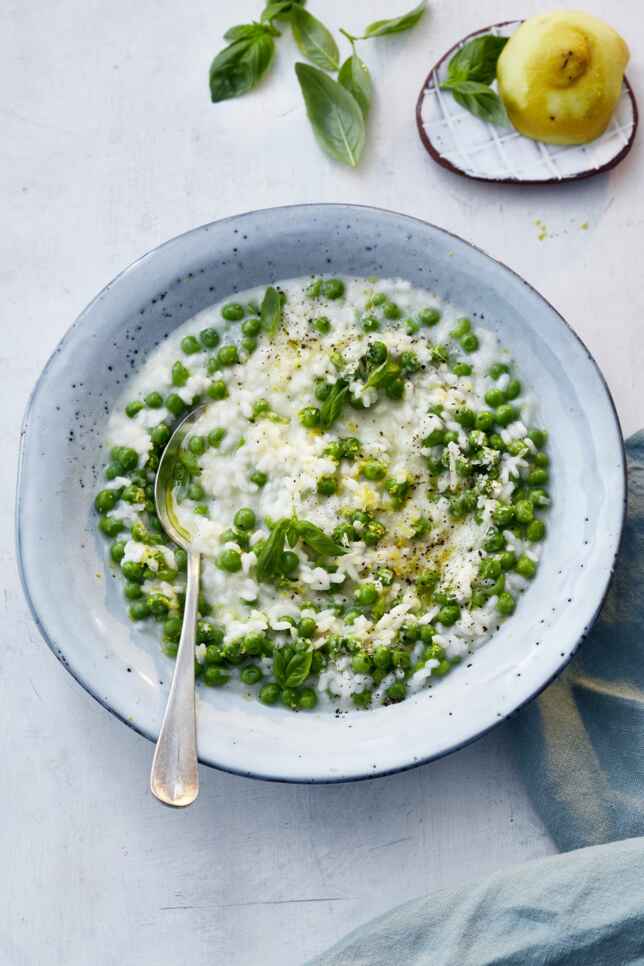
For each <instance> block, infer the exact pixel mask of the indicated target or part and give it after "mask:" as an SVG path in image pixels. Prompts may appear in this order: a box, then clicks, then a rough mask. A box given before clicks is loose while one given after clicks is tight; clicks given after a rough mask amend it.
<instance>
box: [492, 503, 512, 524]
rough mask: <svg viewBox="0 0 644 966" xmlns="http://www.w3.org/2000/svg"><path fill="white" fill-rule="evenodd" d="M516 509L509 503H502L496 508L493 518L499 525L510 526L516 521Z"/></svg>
mask: <svg viewBox="0 0 644 966" xmlns="http://www.w3.org/2000/svg"><path fill="white" fill-rule="evenodd" d="M514 515H515V509H514V507H513V506H510V505H509V504H507V503H500V504H499V506H497V508H496V509H495V510H494V512H493V514H492V519H493V520H494V522H495V523H496V524H497V525H498V526H499V527H508V526H510V524H511V523H512V522H513V521H514Z"/></svg>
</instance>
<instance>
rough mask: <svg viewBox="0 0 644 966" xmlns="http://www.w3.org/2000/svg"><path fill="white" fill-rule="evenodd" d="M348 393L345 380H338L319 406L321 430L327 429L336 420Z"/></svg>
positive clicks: (347, 385)
mask: <svg viewBox="0 0 644 966" xmlns="http://www.w3.org/2000/svg"><path fill="white" fill-rule="evenodd" d="M348 393H349V383H348V382H347V381H346V379H338V381H337V382H336V383H335V384H334V386H333V388H332V389H331V392H330V393H329V395H328V396H327V397H326V399H325V400H324V402H323V403H322V405H321V406H320V426H321V427H322V429H329V427H330V426H332V425H333V423H334V422H335V421H336V419H338V417H339V416H340V413H341V412H342V407H343V406H344V403H345V401H346V398H347V395H348Z"/></svg>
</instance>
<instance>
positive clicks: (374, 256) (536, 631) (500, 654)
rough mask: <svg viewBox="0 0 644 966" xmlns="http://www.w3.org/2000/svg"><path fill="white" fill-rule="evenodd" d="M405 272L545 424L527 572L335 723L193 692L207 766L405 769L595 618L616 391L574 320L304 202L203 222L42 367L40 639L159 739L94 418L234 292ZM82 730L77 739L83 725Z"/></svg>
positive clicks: (146, 656) (446, 747) (454, 256)
mask: <svg viewBox="0 0 644 966" xmlns="http://www.w3.org/2000/svg"><path fill="white" fill-rule="evenodd" d="M320 272H332V273H337V274H349V275H363V276H369V275H380V276H383V277H391V276H403V277H405V278H407V279H409V281H410V282H411V283H412V284H414V285H419V286H423V287H426V288H429V289H430V290H435V291H436V293H437V294H438V295H439V296H440V297H442V298H445V299H447V300H450V301H452V302H454V303H455V304H456V305H458V306H459V307H461V308H462V309H463V310H464V311H467V312H468V313H471V314H472V315H473V316H476V317H477V318H478V319H480V320H481V321H482V322H484V324H485V325H486V326H488V327H491V328H493V329H495V330H497V331H498V332H500V333H501V336H502V339H503V341H504V343H505V344H506V345H507V346H508V348H509V349H510V350H511V351H512V353H513V354H514V356H515V357H516V359H517V362H518V365H519V367H520V370H521V372H522V373H523V374H524V376H525V379H526V382H529V383H530V384H531V385H532V386H533V387H534V389H535V390H536V391H537V393H538V395H539V397H540V399H541V409H542V414H543V419H544V423H545V425H546V426H548V427H549V429H550V430H551V443H550V452H551V455H552V461H553V474H552V494H553V500H554V503H553V508H552V511H551V513H550V517H549V536H548V538H547V542H546V544H545V550H544V556H543V561H542V565H541V567H540V570H539V575H538V577H537V579H536V580H535V581H534V584H533V586H532V587H531V588H530V590H529V592H528V593H526V594H525V596H524V597H523V598H522V600H521V603H520V606H519V607H518V609H517V612H516V614H515V615H514V616H513V617H512V619H511V620H509V621H508V622H507V623H506V624H504V625H503V626H502V629H501V631H500V632H499V633H498V634H497V635H496V636H495V637H494V639H493V640H492V641H490V642H489V643H488V644H486V645H485V646H484V647H483V648H481V650H480V651H479V652H478V653H477V654H476V655H475V656H474V657H473V658H472V659H471V660H470V661H468V662H467V663H466V664H463V665H461V666H460V667H459V668H457V669H456V670H455V671H454V672H453V673H452V674H451V675H450V676H449V678H447V679H446V680H445V681H443V682H441V683H439V684H438V685H436V686H435V687H433V688H432V689H431V690H426V691H424V692H422V693H420V694H418V695H416V696H414V697H412V698H410V699H408V700H406V701H404V702H402V703H401V704H399V705H395V706H392V707H389V708H381V709H378V710H374V711H369V712H354V713H350V714H347V715H344V716H341V717H339V718H336V717H335V716H334V715H333V714H328V713H317V712H310V713H300V714H293V712H291V711H287V710H286V709H281V708H267V707H264V706H263V705H261V704H260V703H259V702H257V701H255V700H253V701H251V700H245V699H243V698H241V697H238V696H235V695H232V694H229V693H226V691H225V689H222V690H207V689H205V688H200V689H199V752H200V757H201V760H202V761H203V762H204V763H206V764H209V765H214V766H216V767H218V768H223V769H227V770H230V771H234V772H237V773H239V774H244V775H253V776H256V777H261V778H270V779H277V780H284V781H302V782H315V781H344V780H349V779H357V778H369V777H372V776H374V775H382V774H384V773H387V772H392V771H397V770H400V769H403V768H409V767H411V766H413V765H415V764H418V763H420V762H425V761H429V760H430V759H432V758H437V757H439V756H441V755H445V754H448V753H449V752H451V751H454V750H455V749H456V748H459V747H461V746H462V745H464V744H466V743H467V742H469V741H472V740H473V739H474V738H476V737H478V736H480V735H481V734H483V733H484V732H485V731H487V730H488V729H489V728H491V727H492V726H493V725H494V724H496V723H498V722H499V721H501V720H502V719H503V718H505V717H507V716H508V715H509V714H510V713H511V712H512V711H514V710H515V709H516V708H518V707H519V706H520V705H522V704H523V703H524V702H526V701H528V700H530V698H532V697H534V695H535V694H537V693H538V692H539V691H540V690H541V689H542V688H543V687H544V686H545V685H546V684H547V683H548V682H549V681H550V680H551V679H552V677H553V676H554V675H555V674H557V672H558V671H560V670H561V668H562V667H563V666H564V665H565V664H566V662H567V661H568V660H569V659H570V657H571V656H572V654H573V653H574V651H575V649H576V648H577V646H578V645H579V642H580V640H581V639H582V637H583V636H584V634H585V633H586V632H587V630H588V628H589V627H590V625H591V624H592V622H593V620H594V618H595V615H596V614H597V610H598V608H599V606H600V603H601V601H602V599H603V596H604V593H605V591H606V587H607V584H608V581H609V579H610V575H611V572H612V568H613V564H614V561H615V556H616V553H617V549H618V545H619V539H620V534H621V528H622V522H623V513H624V497H625V477H624V457H623V447H622V439H621V434H620V429H619V425H618V422H617V418H616V415H615V410H614V407H613V403H612V400H611V397H610V394H609V392H608V389H607V387H606V385H605V383H604V380H603V378H602V376H601V373H600V372H599V370H598V368H597V366H596V364H595V362H594V361H593V359H592V358H591V356H590V355H589V353H588V351H587V350H586V348H585V347H584V346H583V344H582V343H581V342H580V341H579V339H578V338H577V336H576V335H575V334H574V332H573V331H572V329H570V328H569V327H568V325H567V324H566V323H565V322H564V320H563V319H562V318H561V316H560V315H558V314H557V312H556V311H555V310H554V309H553V308H552V307H551V306H550V305H548V303H547V302H545V301H544V300H543V299H542V298H541V296H540V295H538V294H537V292H535V291H534V289H532V288H531V287H530V286H529V285H527V284H526V282H524V281H523V280H522V279H521V278H519V277H518V276H517V275H515V274H514V273H513V272H511V271H510V270H509V269H508V268H506V267H504V266H503V265H500V264H499V263H498V262H496V261H494V260H493V259H491V258H490V257H489V256H487V255H485V254H484V253H483V252H481V251H479V250H478V249H476V248H474V247H472V246H471V245H469V244H468V243H467V242H464V241H462V240H461V239H459V238H456V237H455V236H453V235H450V234H448V233H447V232H445V231H443V230H441V229H439V228H435V227H433V226H431V225H428V224H425V223H424V222H421V221H417V220H415V219H413V218H409V217H405V216H403V215H398V214H395V213H392V212H385V211H380V210H377V209H372V208H360V207H355V206H348V205H310V206H298V207H291V208H278V209H273V210H266V211H258V212H253V213H250V214H246V215H239V216H237V217H234V218H229V219H227V220H225V221H221V222H216V223H214V224H211V225H204V226H203V227H201V228H197V229H195V230H194V231H192V232H189V233H188V234H186V235H182V236H181V237H179V238H175V239H173V240H172V241H170V242H168V243H167V244H165V245H162V246H161V247H160V248H157V249H156V250H155V251H153V252H151V253H150V254H148V255H145V256H144V257H143V258H141V259H140V260H139V261H138V262H136V263H135V264H134V265H132V266H130V268H128V269H126V270H125V271H124V272H123V273H122V274H121V275H119V276H118V277H117V278H116V279H115V280H114V281H113V282H111V283H110V284H109V285H108V286H107V287H106V288H105V289H104V290H103V291H102V292H101V293H100V294H99V295H98V296H97V297H96V299H95V300H94V301H93V302H92V303H91V304H90V305H89V306H88V308H87V309H86V310H85V311H84V312H83V314H82V315H81V316H80V318H79V319H78V320H77V321H76V323H75V324H74V325H73V326H72V328H71V329H70V331H69V332H68V334H67V335H66V336H65V338H64V339H63V341H62V342H61V343H60V345H59V346H58V348H57V349H56V351H55V352H54V354H53V356H52V357H51V359H50V360H49V362H48V363H47V366H46V367H45V370H44V372H43V374H42V376H41V377H40V379H39V381H38V384H37V385H36V388H35V390H34V393H33V396H32V398H31V401H30V403H29V407H28V410H27V414H26V417H25V424H24V434H23V445H22V455H21V464H20V476H19V482H18V504H17V524H18V555H19V562H20V569H21V575H22V580H23V585H24V589H25V593H26V595H27V598H28V600H29V603H30V605H31V608H32V611H33V614H34V617H35V619H36V621H37V623H38V626H39V628H40V630H41V632H42V634H43V637H44V638H45V640H46V641H47V643H48V644H49V646H50V647H51V649H52V650H53V652H54V653H55V654H56V655H57V657H58V658H59V659H60V660H61V661H62V662H63V663H64V665H65V666H66V667H67V668H68V670H69V671H70V672H71V673H72V674H73V675H74V676H75V677H76V679H77V680H78V681H79V682H80V683H81V684H82V685H83V687H84V688H86V690H87V691H89V692H90V693H91V694H93V695H94V697H95V698H96V699H97V700H98V701H100V702H101V703H102V704H103V705H105V707H107V708H108V709H109V710H110V711H112V712H113V713H114V714H116V715H118V717H119V718H121V719H122V720H123V721H124V722H126V723H127V724H128V725H130V727H132V728H134V729H136V730H137V731H138V732H140V733H141V734H143V735H146V736H147V737H148V738H152V739H154V738H156V736H157V733H158V728H159V724H160V721H161V715H162V711H163V707H164V704H165V700H166V695H167V691H168V685H169V680H170V675H171V673H172V662H171V661H170V660H168V659H167V658H166V657H164V656H163V654H162V653H161V652H160V649H159V644H158V638H157V636H156V633H155V629H149V630H147V631H146V630H141V629H139V628H138V627H136V626H133V625H132V624H131V623H130V622H129V620H128V618H127V614H126V610H125V606H124V603H123V600H122V595H121V593H120V592H119V587H118V583H117V581H116V580H115V579H114V578H113V577H112V576H111V575H110V574H109V572H106V567H105V564H104V559H103V549H102V547H101V544H100V541H99V539H98V538H97V536H96V530H95V523H96V520H95V514H94V511H93V505H92V501H93V496H94V492H95V489H96V486H97V481H98V479H99V475H100V468H101V443H102V437H103V433H104V428H105V423H106V419H107V413H108V411H109V409H110V407H111V406H112V405H113V403H114V401H115V399H116V398H117V397H118V395H119V393H120V392H121V390H122V388H123V382H124V380H126V379H127V378H128V376H129V374H130V372H131V371H132V369H133V368H136V366H137V365H138V364H139V363H140V361H141V360H142V359H143V357H144V356H145V354H146V353H147V352H149V351H150V350H151V349H152V348H153V346H154V345H155V344H156V343H157V342H158V341H159V339H161V338H162V337H163V336H164V335H165V334H166V333H168V332H170V331H171V330H172V329H174V328H175V327H176V326H178V325H180V324H181V323H182V322H184V321H186V320H187V319H188V318H190V317H191V316H192V315H194V314H195V313H196V312H198V311H199V310H200V309H202V308H204V307H205V306H207V305H208V304H210V303H212V302H214V301H216V300H219V299H221V298H223V297H225V296H228V295H231V294H232V293H233V292H236V291H240V290H243V289H246V288H249V287H251V286H254V285H260V284H267V283H269V282H273V281H275V280H279V279H284V278H289V277H295V276H299V275H306V274H313V273H320ZM79 738H80V739H81V740H82V736H79Z"/></svg>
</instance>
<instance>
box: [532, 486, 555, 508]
mask: <svg viewBox="0 0 644 966" xmlns="http://www.w3.org/2000/svg"><path fill="white" fill-rule="evenodd" d="M529 499H530V502H531V503H532V505H533V506H538V507H546V506H550V497H549V496H548V494H547V493H546V491H545V490H530V496H529Z"/></svg>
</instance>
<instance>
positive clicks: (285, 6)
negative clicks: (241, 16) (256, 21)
mask: <svg viewBox="0 0 644 966" xmlns="http://www.w3.org/2000/svg"><path fill="white" fill-rule="evenodd" d="M305 2H306V0H274V2H273V3H267V4H266V6H265V7H264V10H263V11H262V17H261V19H262V20H263V21H264V22H267V21H268V22H270V21H271V20H287V19H288V18H289V17H290V15H291V12H292V10H293V7H295V6H298V5H301V6H304V4H305Z"/></svg>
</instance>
